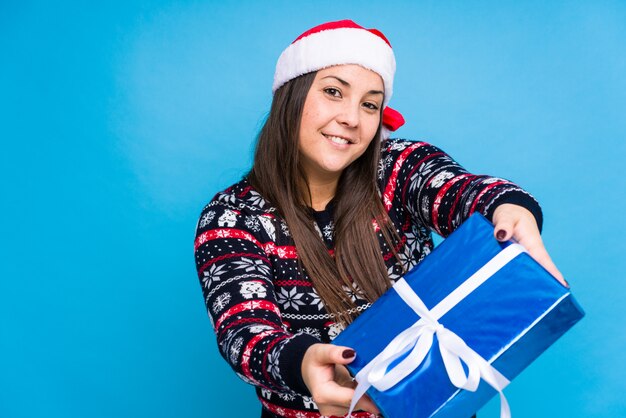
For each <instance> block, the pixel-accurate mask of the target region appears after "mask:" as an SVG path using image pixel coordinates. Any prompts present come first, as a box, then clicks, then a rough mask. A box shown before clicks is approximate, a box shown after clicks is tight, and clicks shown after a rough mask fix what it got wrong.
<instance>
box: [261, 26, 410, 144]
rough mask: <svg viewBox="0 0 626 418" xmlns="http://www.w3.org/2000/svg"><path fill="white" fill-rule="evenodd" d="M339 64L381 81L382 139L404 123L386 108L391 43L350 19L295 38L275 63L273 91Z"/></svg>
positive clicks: (393, 68) (393, 63)
mask: <svg viewBox="0 0 626 418" xmlns="http://www.w3.org/2000/svg"><path fill="white" fill-rule="evenodd" d="M341 64H358V65H360V66H362V67H364V68H367V69H368V70H371V71H374V72H375V73H377V74H378V75H380V77H381V78H382V79H383V84H384V87H385V99H384V102H383V106H384V109H383V127H384V129H383V136H384V137H388V134H389V132H390V131H395V130H396V129H398V128H399V127H400V126H402V125H403V124H404V118H403V117H402V115H401V114H400V113H399V112H397V111H396V110H393V109H391V108H390V107H388V106H387V103H389V100H390V99H391V96H392V94H393V77H394V74H395V72H396V59H395V56H394V54H393V49H392V48H391V44H390V43H389V41H388V40H387V38H386V37H385V35H383V34H382V32H380V31H379V30H377V29H366V28H364V27H362V26H360V25H357V24H356V23H354V22H353V21H351V20H340V21H337V22H328V23H323V24H321V25H319V26H316V27H314V28H311V29H309V30H308V31H306V32H304V33H303V34H302V35H300V36H298V38H296V40H295V41H293V42H292V43H291V45H289V46H288V47H287V48H286V49H285V50H284V51H283V53H282V54H281V55H280V57H279V58H278V62H277V63H276V72H275V73H274V84H273V85H272V92H276V90H278V89H279V88H280V87H281V86H282V85H283V84H285V83H286V82H288V81H289V80H292V79H294V78H296V77H298V76H301V75H303V74H307V73H310V72H312V71H317V70H321V69H323V68H326V67H331V66H333V65H341Z"/></svg>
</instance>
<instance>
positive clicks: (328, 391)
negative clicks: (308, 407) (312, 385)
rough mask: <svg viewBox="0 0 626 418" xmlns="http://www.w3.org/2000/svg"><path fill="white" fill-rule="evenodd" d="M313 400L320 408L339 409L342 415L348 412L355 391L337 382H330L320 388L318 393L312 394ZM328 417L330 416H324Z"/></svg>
mask: <svg viewBox="0 0 626 418" xmlns="http://www.w3.org/2000/svg"><path fill="white" fill-rule="evenodd" d="M311 395H313V399H315V402H316V403H317V405H318V406H319V407H320V412H321V411H322V407H323V406H326V407H328V408H338V409H340V410H341V411H343V412H342V415H343V414H345V413H346V412H348V408H349V407H350V402H352V397H353V396H354V389H350V388H346V387H343V386H340V385H338V384H337V383H335V382H329V383H327V384H325V385H323V386H321V387H319V388H318V390H317V391H316V393H312V394H311ZM324 415H328V414H324Z"/></svg>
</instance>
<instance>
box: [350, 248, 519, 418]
mask: <svg viewBox="0 0 626 418" xmlns="http://www.w3.org/2000/svg"><path fill="white" fill-rule="evenodd" d="M522 252H525V249H524V247H522V246H521V245H519V244H511V245H509V246H508V247H506V248H505V249H504V250H502V251H501V252H499V253H498V254H497V255H496V256H495V257H494V258H492V259H491V260H490V261H489V262H488V263H487V264H485V265H484V266H483V267H481V268H480V269H479V270H478V271H477V272H476V273H474V274H473V275H472V276H471V277H470V278H468V279H467V280H465V281H464V282H463V283H462V284H461V285H460V286H459V287H457V288H456V289H455V290H454V291H453V292H452V293H450V294H449V295H448V296H446V297H445V298H444V299H443V300H442V301H441V302H439V303H438V304H437V305H436V306H435V307H434V308H433V309H432V310H428V308H427V307H426V305H425V304H424V302H423V301H422V300H421V299H420V297H419V296H417V294H415V292H414V291H413V289H411V287H410V286H409V285H408V284H407V283H406V281H405V280H404V278H402V279H400V280H398V281H397V282H396V283H395V284H394V286H393V289H394V290H395V291H396V292H397V293H398V294H399V295H400V297H401V298H402V300H403V301H404V302H405V303H406V304H407V305H408V306H410V307H411V308H412V309H413V310H414V311H415V312H416V313H417V314H418V315H419V316H420V319H419V320H418V321H417V322H415V324H413V325H412V326H410V327H409V328H407V329H405V330H404V331H402V332H401V333H400V334H398V335H397V336H396V337H395V338H394V339H393V340H392V341H391V342H390V343H389V344H388V345H387V347H385V349H384V350H383V351H382V352H381V353H380V354H378V355H377V356H376V357H374V359H372V360H371V361H370V362H369V363H368V364H367V365H365V367H363V368H362V369H361V371H359V373H357V375H356V376H355V378H354V379H355V380H356V381H357V383H358V385H357V387H356V389H355V391H354V396H353V397H352V402H351V404H350V410H349V412H348V416H349V417H350V416H352V415H351V414H352V411H353V410H354V407H355V406H356V403H357V401H358V400H359V399H361V397H362V396H363V395H364V394H365V392H366V391H367V390H368V389H369V388H370V387H371V386H374V387H375V388H376V389H378V390H379V391H385V390H388V389H390V388H392V387H393V386H395V385H396V384H398V383H399V382H400V381H402V379H404V378H405V377H407V376H408V375H409V374H411V373H412V372H413V371H414V370H415V369H417V367H419V365H420V364H422V362H423V361H424V359H425V358H426V356H427V355H428V352H429V351H430V349H431V347H432V344H433V336H434V335H437V340H438V341H439V351H440V352H441V358H442V359H443V363H444V366H445V369H446V372H447V374H448V377H449V379H450V382H452V384H453V385H454V386H456V387H458V388H459V389H466V390H469V391H472V392H474V391H476V389H477V388H478V384H479V383H480V379H481V378H482V379H483V380H484V381H485V382H487V383H488V384H489V385H490V386H491V387H493V388H494V389H495V390H497V391H498V393H499V394H500V418H510V417H511V411H510V409H509V403H508V402H507V400H506V397H505V396H504V393H502V390H503V389H504V388H505V387H506V386H507V385H508V384H509V380H508V379H507V378H506V377H504V376H503V375H502V374H501V373H500V372H498V371H497V370H496V369H495V368H494V367H493V366H492V365H491V364H490V363H489V362H488V361H487V360H485V359H484V358H483V357H482V356H481V355H480V354H478V353H476V352H475V351H474V350H472V349H471V348H470V347H469V346H468V345H467V344H466V343H465V341H463V339H462V338H461V337H459V336H458V335H457V334H455V333H454V332H453V331H451V330H449V329H447V328H445V327H444V326H443V325H442V324H440V323H439V318H441V317H442V316H443V315H445V314H446V313H447V312H448V311H449V310H450V309H452V308H453V307H454V306H456V305H457V304H458V303H459V302H460V301H461V300H463V299H464V298H465V297H466V296H467V295H469V294H470V293H472V292H473V291H474V290H475V289H476V288H477V287H478V286H480V285H481V284H482V283H484V282H485V281H486V280H487V279H489V277H491V276H492V275H493V274H495V273H496V272H497V271H498V270H500V269H501V268H502V267H503V266H504V265H506V264H507V263H508V262H509V261H511V260H512V259H513V258H515V257H516V256H517V255H519V254H520V253H522ZM407 352H410V353H409V354H408V355H407V356H406V357H405V358H404V359H403V360H402V361H400V362H399V363H398V364H396V365H395V366H394V367H392V368H391V369H389V370H387V368H388V367H389V365H390V364H391V363H393V362H394V361H395V360H397V359H398V358H400V357H402V356H403V355H405V354H406V353H407ZM462 363H465V364H466V365H467V368H468V372H467V374H466V373H465V370H464V369H463V365H462Z"/></svg>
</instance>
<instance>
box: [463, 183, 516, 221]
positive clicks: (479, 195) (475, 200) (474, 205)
mask: <svg viewBox="0 0 626 418" xmlns="http://www.w3.org/2000/svg"><path fill="white" fill-rule="evenodd" d="M507 183H508V181H496V182H495V183H492V184H490V185H489V186H487V187H485V188H484V189H483V190H482V191H481V192H480V193H478V196H476V199H474V203H472V208H471V209H470V212H469V214H470V215H471V214H472V213H474V209H475V208H476V205H477V204H478V201H479V200H480V198H481V197H483V196H484V195H485V193H487V191H489V190H490V189H493V188H494V187H496V186H499V185H501V184H507Z"/></svg>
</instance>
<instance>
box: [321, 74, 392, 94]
mask: <svg viewBox="0 0 626 418" xmlns="http://www.w3.org/2000/svg"><path fill="white" fill-rule="evenodd" d="M326 78H334V79H335V80H337V81H339V82H340V83H341V84H343V85H344V86H346V87H350V83H348V82H347V81H346V80H343V79H341V78H339V77H337V76H335V75H327V76H326V77H323V78H322V80H324V79H326ZM367 94H382V95H383V96H384V95H385V92H384V91H381V90H370V91H368V92H367Z"/></svg>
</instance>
